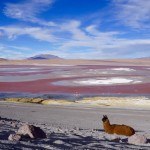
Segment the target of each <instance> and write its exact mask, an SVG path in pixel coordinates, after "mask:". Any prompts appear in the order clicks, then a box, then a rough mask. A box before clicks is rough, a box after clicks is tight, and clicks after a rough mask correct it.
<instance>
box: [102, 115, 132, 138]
mask: <svg viewBox="0 0 150 150" xmlns="http://www.w3.org/2000/svg"><path fill="white" fill-rule="evenodd" d="M102 121H103V127H104V130H105V132H106V133H109V134H114V133H115V134H119V135H125V136H131V135H133V134H135V130H134V129H133V128H132V127H130V126H127V125H118V124H110V122H109V119H108V118H107V116H103V119H102Z"/></svg>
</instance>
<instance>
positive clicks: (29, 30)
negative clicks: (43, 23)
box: [0, 26, 56, 42]
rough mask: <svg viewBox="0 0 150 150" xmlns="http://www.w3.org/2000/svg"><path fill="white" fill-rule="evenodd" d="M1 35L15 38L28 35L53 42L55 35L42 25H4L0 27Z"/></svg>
mask: <svg viewBox="0 0 150 150" xmlns="http://www.w3.org/2000/svg"><path fill="white" fill-rule="evenodd" d="M0 30H2V31H3V35H6V36H8V38H9V39H15V38H16V37H17V36H20V35H28V36H30V37H32V38H34V39H37V40H40V41H47V42H54V41H56V38H55V36H53V35H52V33H51V30H49V29H47V28H42V27H18V26H7V27H6V26H4V27H0Z"/></svg>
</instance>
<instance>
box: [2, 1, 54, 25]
mask: <svg viewBox="0 0 150 150" xmlns="http://www.w3.org/2000/svg"><path fill="white" fill-rule="evenodd" d="M53 1H54V0H26V1H24V2H21V3H16V4H13V3H7V4H6V7H5V8H4V14H5V15H6V16H7V17H10V18H14V19H19V20H22V21H29V22H32V23H38V24H40V25H45V26H55V23H54V22H51V21H49V22H47V21H44V20H42V19H39V18H38V17H37V16H38V14H40V13H41V12H43V11H45V10H47V8H49V7H50V6H51V5H52V3H53Z"/></svg>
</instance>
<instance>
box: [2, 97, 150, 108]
mask: <svg viewBox="0 0 150 150" xmlns="http://www.w3.org/2000/svg"><path fill="white" fill-rule="evenodd" d="M2 101H4V102H5V101H6V102H12V103H32V104H41V105H59V106H75V107H78V106H79V107H104V108H124V109H138V110H139V109H143V110H144V109H145V110H147V109H150V97H146V96H138V97H136V96H132V97H128V96H124V97H123V96H120V97H115V96H111V97H110V96H95V97H83V98H79V99H74V100H73V99H66V98H42V97H33V98H29V97H24V98H22V97H14V98H13V97H12V98H4V99H3V98H1V102H2Z"/></svg>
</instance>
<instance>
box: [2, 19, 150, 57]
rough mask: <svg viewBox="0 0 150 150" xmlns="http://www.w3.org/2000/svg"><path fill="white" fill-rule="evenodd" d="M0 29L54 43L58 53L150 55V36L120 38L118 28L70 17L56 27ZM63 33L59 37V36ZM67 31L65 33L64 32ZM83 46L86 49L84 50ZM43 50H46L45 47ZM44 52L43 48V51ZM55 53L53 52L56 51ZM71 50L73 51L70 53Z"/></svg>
mask: <svg viewBox="0 0 150 150" xmlns="http://www.w3.org/2000/svg"><path fill="white" fill-rule="evenodd" d="M0 31H2V33H3V34H4V35H5V36H8V38H10V39H12V40H13V39H15V38H17V37H18V36H21V35H28V36H30V37H32V38H34V39H37V40H40V41H46V42H48V43H49V42H50V43H52V44H54V45H55V51H53V54H54V53H55V52H56V53H57V54H59V56H61V55H62V56H64V57H68V58H69V57H70V58H71V57H80V58H81V57H82V58H114V57H129V55H130V54H132V55H131V56H132V57H133V56H134V53H135V56H140V55H142V56H144V54H143V50H144V51H146V54H145V55H150V52H148V49H150V39H148V38H147V39H132V40H131V39H129V38H121V35H122V34H123V33H122V32H116V31H109V32H108V31H107V32H102V31H100V30H98V28H97V27H96V25H90V26H86V27H83V26H82V23H81V22H80V21H76V20H70V21H67V22H65V23H61V24H59V25H57V27H53V28H50V27H44V28H43V27H29V26H28V27H25V26H24V27H20V26H7V27H6V26H3V27H0ZM62 33H63V35H64V36H63V37H62ZM66 35H67V36H66ZM84 50H88V51H87V53H84ZM45 52H47V51H45ZM43 53H44V51H43ZM56 53H55V54H56ZM72 53H73V55H72Z"/></svg>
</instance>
